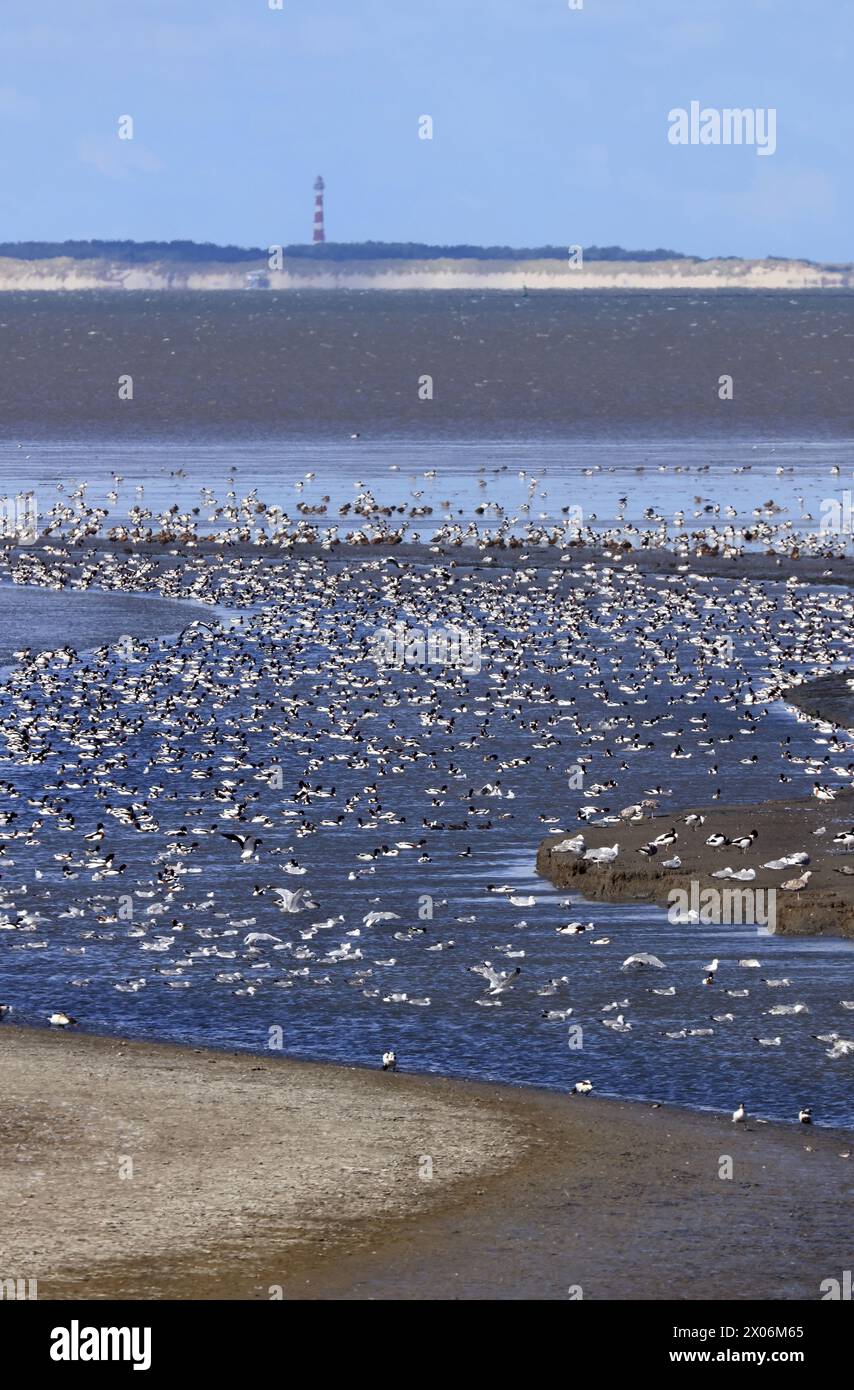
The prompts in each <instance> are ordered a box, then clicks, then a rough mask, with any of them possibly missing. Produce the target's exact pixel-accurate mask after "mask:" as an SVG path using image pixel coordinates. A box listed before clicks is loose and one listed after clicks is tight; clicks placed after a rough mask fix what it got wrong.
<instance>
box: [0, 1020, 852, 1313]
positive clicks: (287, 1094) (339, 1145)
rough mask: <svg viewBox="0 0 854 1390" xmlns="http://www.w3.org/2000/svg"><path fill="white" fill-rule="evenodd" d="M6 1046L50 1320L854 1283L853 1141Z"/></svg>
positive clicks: (647, 1111)
mask: <svg viewBox="0 0 854 1390" xmlns="http://www.w3.org/2000/svg"><path fill="white" fill-rule="evenodd" d="M0 1047H2V1057H3V1073H4V1082H5V1086H4V1123H3V1126H2V1131H0V1212H2V1216H0V1232H1V1233H0V1249H2V1252H3V1253H2V1262H3V1268H2V1270H0V1273H2V1275H3V1276H4V1277H29V1278H33V1277H35V1278H37V1279H38V1281H39V1297H40V1298H43V1299H50V1298H59V1299H64V1298H107V1297H114V1298H129V1299H152V1298H174V1299H192V1298H227V1299H269V1298H270V1297H271V1296H278V1295H279V1293H280V1292H281V1296H282V1297H284V1298H289V1299H290V1298H298V1299H306V1298H309V1299H314V1298H332V1299H342V1298H379V1299H415V1298H423V1299H441V1298H472V1299H475V1298H503V1299H523V1298H527V1299H530V1298H536V1299H568V1298H571V1297H578V1296H579V1293H578V1290H579V1289H580V1290H581V1291H583V1297H584V1298H585V1299H590V1298H594V1299H608V1298H616V1299H661V1298H678V1299H700V1298H715V1299H722V1298H736V1299H748V1298H770V1299H793V1298H802V1299H817V1298H819V1297H820V1292H819V1285H820V1283H821V1281H822V1280H823V1279H825V1278H829V1277H834V1276H838V1275H839V1272H840V1270H842V1269H843V1268H847V1267H850V1239H849V1235H848V1232H849V1230H850V1226H851V1218H852V1215H854V1169H852V1164H851V1159H850V1157H849V1154H850V1152H851V1142H850V1139H851V1137H850V1136H848V1135H845V1134H838V1133H834V1132H832V1131H829V1130H819V1129H816V1128H813V1129H809V1130H807V1129H805V1128H803V1127H800V1126H797V1125H794V1124H793V1125H792V1126H780V1125H771V1124H767V1125H766V1124H762V1123H760V1122H757V1121H751V1122H750V1123H749V1125H748V1127H747V1128H746V1129H736V1128H735V1127H734V1126H733V1125H732V1124H731V1122H730V1121H729V1119H728V1117H718V1116H712V1115H701V1114H692V1113H689V1112H686V1111H677V1110H672V1109H667V1108H660V1109H653V1108H652V1107H650V1106H646V1105H641V1104H632V1103H622V1102H616V1101H606V1100H596V1099H593V1098H580V1097H579V1098H570V1097H565V1096H561V1095H556V1094H553V1093H549V1092H544V1091H539V1090H533V1089H531V1090H529V1089H524V1088H511V1087H498V1086H488V1085H478V1084H473V1083H468V1082H459V1081H449V1080H443V1079H440V1078H433V1077H410V1076H405V1075H401V1074H397V1075H394V1076H392V1075H385V1074H383V1073H382V1072H380V1071H377V1072H370V1071H363V1070H356V1069H353V1068H344V1067H329V1066H314V1065H310V1064H305V1063H294V1062H290V1061H283V1060H279V1059H278V1058H272V1057H263V1058H262V1057H255V1056H251V1055H236V1054H228V1053H217V1052H206V1051H201V1050H190V1049H180V1048H174V1047H165V1046H160V1045H151V1044H142V1043H126V1042H122V1041H119V1040H115V1039H106V1038H93V1037H86V1036H81V1035H76V1034H71V1033H68V1032H64V1033H61V1034H60V1033H47V1032H38V1031H28V1030H23V1029H16V1028H10V1027H8V1026H3V1027H2V1028H0ZM576 1070H577V1069H576ZM574 1079H576V1077H575V1071H573V1075H572V1076H571V1077H569V1076H568V1081H571V1080H574ZM738 1099H740V1097H736V1098H735V1100H738ZM747 1099H748V1105H749V1098H747ZM727 1157H729V1158H731V1159H732V1178H726V1177H722V1176H720V1174H721V1171H722V1165H723V1168H724V1170H725V1167H726V1159H727ZM128 1158H130V1159H132V1160H133V1176H132V1177H125V1178H122V1177H121V1176H120V1164H121V1163H122V1162H123V1161H124V1162H125V1164H126V1163H127V1159H128ZM428 1158H429V1159H430V1160H431V1161H432V1177H431V1176H428V1174H429V1165H428V1164H427V1159H428ZM271 1291H272V1292H271ZM573 1291H574V1292H573Z"/></svg>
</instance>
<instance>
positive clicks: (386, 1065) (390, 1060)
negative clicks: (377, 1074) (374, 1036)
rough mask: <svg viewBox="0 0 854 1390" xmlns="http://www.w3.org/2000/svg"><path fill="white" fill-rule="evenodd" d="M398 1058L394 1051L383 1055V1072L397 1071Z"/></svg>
mask: <svg viewBox="0 0 854 1390" xmlns="http://www.w3.org/2000/svg"><path fill="white" fill-rule="evenodd" d="M396 1070H397V1057H396V1056H395V1054H394V1053H393V1052H392V1051H388V1052H384V1053H383V1071H396Z"/></svg>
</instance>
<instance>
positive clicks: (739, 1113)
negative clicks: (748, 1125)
mask: <svg viewBox="0 0 854 1390" xmlns="http://www.w3.org/2000/svg"><path fill="white" fill-rule="evenodd" d="M746 1120H747V1111H746V1110H745V1108H744V1101H743V1100H740V1101H739V1102H738V1109H737V1110H733V1112H732V1122H733V1124H734V1125H743V1124H744V1123H745V1122H746Z"/></svg>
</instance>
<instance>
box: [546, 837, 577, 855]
mask: <svg viewBox="0 0 854 1390" xmlns="http://www.w3.org/2000/svg"><path fill="white" fill-rule="evenodd" d="M583 851H584V836H583V835H573V836H572V838H571V839H569V840H561V842H560V844H559V845H552V846H551V852H552V854H582V853H583Z"/></svg>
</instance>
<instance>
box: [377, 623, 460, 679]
mask: <svg viewBox="0 0 854 1390" xmlns="http://www.w3.org/2000/svg"><path fill="white" fill-rule="evenodd" d="M368 658H369V660H371V661H374V662H376V664H377V666H391V667H394V668H395V669H397V670H402V669H403V668H404V666H451V667H456V668H457V669H458V670H460V671H464V672H465V673H466V674H467V675H472V674H474V673H475V672H477V671H479V670H480V668H481V640H480V632H479V630H478V629H477V628H471V627H466V628H463V627H454V626H452V625H451V624H445V625H443V626H439V627H427V628H423V627H407V625H406V623H403V622H400V623H395V624H394V626H393V627H381V628H377V630H376V632H374V633H372V634H371V637H370V639H369V650H368Z"/></svg>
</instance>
